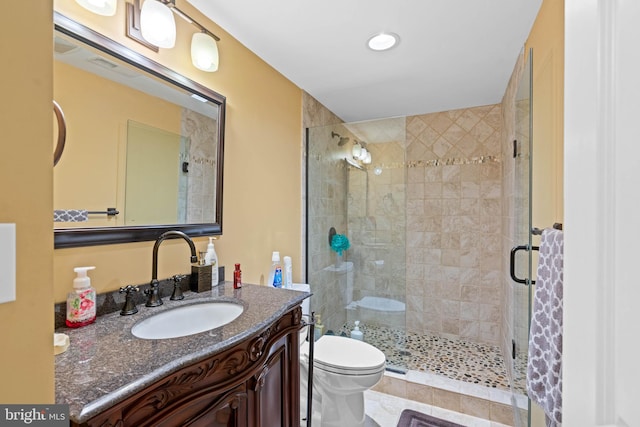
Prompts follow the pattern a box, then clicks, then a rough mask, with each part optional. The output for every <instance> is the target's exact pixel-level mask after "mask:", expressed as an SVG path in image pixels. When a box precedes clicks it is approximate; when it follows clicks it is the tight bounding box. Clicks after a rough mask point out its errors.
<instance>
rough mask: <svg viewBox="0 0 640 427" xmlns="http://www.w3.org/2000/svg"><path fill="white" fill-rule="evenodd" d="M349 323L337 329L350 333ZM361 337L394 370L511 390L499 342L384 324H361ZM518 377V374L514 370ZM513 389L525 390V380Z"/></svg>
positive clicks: (519, 391)
mask: <svg viewBox="0 0 640 427" xmlns="http://www.w3.org/2000/svg"><path fill="white" fill-rule="evenodd" d="M352 327H353V326H352V325H344V326H343V327H342V328H341V329H340V331H339V333H340V334H341V335H342V334H344V335H346V336H349V331H350V329H351V328H352ZM360 329H361V330H362V331H363V333H364V340H365V341H366V342H368V343H370V344H372V345H374V346H376V347H377V348H379V349H380V350H381V351H382V352H383V353H384V354H385V355H386V357H387V367H388V368H389V369H390V370H391V371H394V370H397V371H407V370H411V371H418V372H428V373H432V374H436V375H441V376H444V377H446V378H449V379H453V380H458V381H463V382H467V383H473V384H478V385H482V386H485V387H490V388H497V389H501V390H510V388H509V380H508V378H507V372H506V369H505V361H504V358H503V357H502V354H501V352H500V349H499V347H498V346H491V345H487V344H480V343H474V342H469V341H463V340H453V339H448V338H444V337H440V336H437V335H419V334H415V333H412V332H405V331H403V330H397V329H391V328H387V327H384V326H375V325H362V324H361V325H360ZM517 376H518V377H519V375H518V374H517ZM514 392H515V393H518V394H525V391H524V384H520V381H518V384H515V385H514Z"/></svg>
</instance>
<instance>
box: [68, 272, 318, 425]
mask: <svg viewBox="0 0 640 427" xmlns="http://www.w3.org/2000/svg"><path fill="white" fill-rule="evenodd" d="M308 295H309V294H308V293H305V292H298V291H292V290H286V289H274V288H270V287H266V286H256V285H248V284H247V285H244V286H243V288H241V289H237V290H234V289H233V287H232V285H231V284H228V283H225V284H222V285H219V286H216V287H214V289H213V290H212V291H210V292H204V293H199V294H198V293H186V294H185V299H184V300H182V301H170V300H169V299H168V298H167V299H165V301H164V304H163V305H162V306H160V307H153V308H148V307H144V306H141V307H139V308H140V311H139V312H138V313H137V314H135V315H132V316H120V314H119V313H118V312H116V313H112V314H108V315H105V316H101V317H98V319H97V320H96V323H95V324H92V325H89V326H86V327H83V328H79V329H67V328H61V329H59V330H57V332H62V333H66V334H67V335H69V337H70V341H71V346H70V347H69V349H68V350H67V351H66V352H65V353H62V354H60V355H57V356H56V403H58V404H68V405H69V410H70V419H71V425H73V426H136V427H138V426H154V427H155V426H172V427H173V426H179V425H180V426H183V425H189V426H209V427H212V426H213V427H215V426H252V427H254V426H255V427H259V426H291V427H297V426H299V424H300V417H299V414H300V399H299V398H300V391H299V385H300V368H299V330H300V327H301V318H302V311H301V308H300V304H301V302H302V300H303V299H304V298H306V297H307V296H308ZM211 300H216V301H226V302H235V303H238V304H242V306H243V307H244V310H243V313H242V314H241V315H240V316H239V317H238V318H237V319H235V320H234V321H232V322H230V323H228V324H226V325H224V326H222V327H219V328H216V329H213V330H210V331H205V332H201V333H197V334H193V335H189V336H184V337H178V338H171V339H153V340H147V339H139V338H136V337H134V336H133V335H132V333H131V328H132V327H133V326H134V325H135V324H136V323H138V322H140V321H141V320H144V319H145V318H147V317H150V316H153V315H154V314H157V313H159V312H161V311H162V310H171V309H172V308H175V307H179V306H181V305H189V304H194V303H199V302H205V301H211Z"/></svg>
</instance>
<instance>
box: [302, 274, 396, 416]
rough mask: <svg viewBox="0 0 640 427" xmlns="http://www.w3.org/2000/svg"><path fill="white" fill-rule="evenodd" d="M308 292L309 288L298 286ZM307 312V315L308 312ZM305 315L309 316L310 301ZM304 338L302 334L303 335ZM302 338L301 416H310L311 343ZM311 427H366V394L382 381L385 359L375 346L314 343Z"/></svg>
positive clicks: (341, 340) (328, 338)
mask: <svg viewBox="0 0 640 427" xmlns="http://www.w3.org/2000/svg"><path fill="white" fill-rule="evenodd" d="M298 286H299V287H294V289H298V290H306V291H307V292H308V290H309V285H306V289H304V286H305V285H298ZM305 309H306V312H305ZM302 312H303V314H307V313H308V312H309V303H308V299H307V300H305V301H304V302H303V307H302ZM301 334H302V333H301ZM305 337H306V335H305V336H304V337H303V336H302V335H301V339H300V341H301V343H302V344H301V346H300V382H301V384H300V397H301V399H300V412H301V416H302V418H304V417H306V412H307V405H306V402H307V378H308V373H309V342H307V341H305V339H304V338H305ZM313 358H314V363H313V405H312V409H313V419H312V427H362V426H364V420H365V413H364V391H365V390H368V389H370V388H371V387H373V386H374V385H376V384H377V383H378V381H380V380H381V379H382V376H383V375H384V370H385V364H386V358H385V355H384V353H383V352H381V351H380V350H378V349H377V348H375V347H374V346H372V345H370V344H367V343H365V342H362V341H358V340H355V339H352V338H347V337H340V336H333V335H323V336H322V337H320V339H318V341H316V342H315V343H314V354H313Z"/></svg>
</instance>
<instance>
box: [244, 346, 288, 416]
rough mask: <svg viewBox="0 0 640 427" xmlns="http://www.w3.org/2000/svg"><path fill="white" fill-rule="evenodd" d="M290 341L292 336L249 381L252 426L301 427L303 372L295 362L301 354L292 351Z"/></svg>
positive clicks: (273, 351) (274, 349)
mask: <svg viewBox="0 0 640 427" xmlns="http://www.w3.org/2000/svg"><path fill="white" fill-rule="evenodd" d="M290 340H291V335H289V336H286V337H283V338H282V339H281V340H279V341H278V342H277V343H276V344H275V345H274V346H273V347H272V348H271V351H270V355H269V358H268V359H267V363H266V364H265V365H264V367H263V369H262V370H261V371H260V372H258V373H256V375H255V376H254V377H253V378H252V380H251V381H249V394H250V396H251V398H250V401H249V402H250V403H249V405H250V411H249V412H250V414H251V417H252V418H251V420H250V423H251V426H252V427H297V426H299V423H300V420H299V418H300V373H299V365H298V363H292V357H296V358H297V357H298V352H297V351H295V352H291V349H292V345H291V342H290ZM293 353H295V354H293ZM296 362H298V361H297V359H296Z"/></svg>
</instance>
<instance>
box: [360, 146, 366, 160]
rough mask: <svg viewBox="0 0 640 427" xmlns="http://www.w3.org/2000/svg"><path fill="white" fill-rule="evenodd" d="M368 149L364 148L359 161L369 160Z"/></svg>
mask: <svg viewBox="0 0 640 427" xmlns="http://www.w3.org/2000/svg"><path fill="white" fill-rule="evenodd" d="M367 153H368V151H367V149H366V148H364V147H362V150H360V155H359V156H358V160H364V159H366V158H367Z"/></svg>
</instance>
